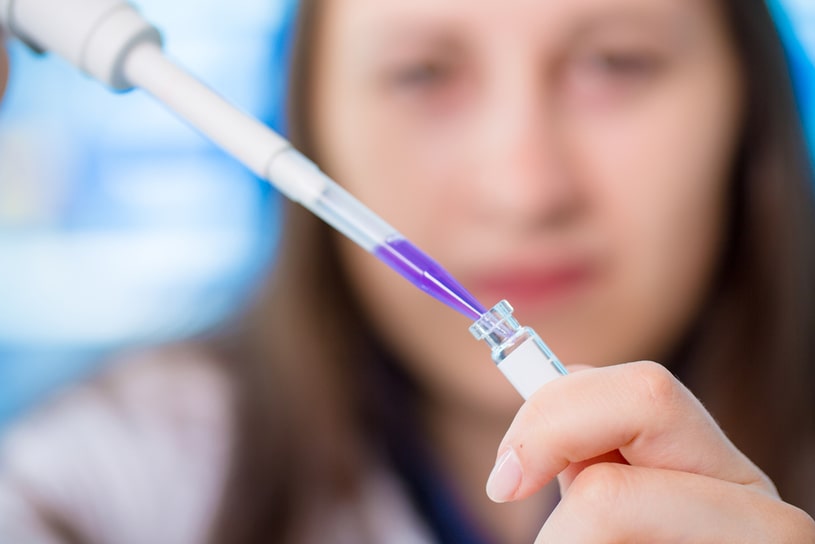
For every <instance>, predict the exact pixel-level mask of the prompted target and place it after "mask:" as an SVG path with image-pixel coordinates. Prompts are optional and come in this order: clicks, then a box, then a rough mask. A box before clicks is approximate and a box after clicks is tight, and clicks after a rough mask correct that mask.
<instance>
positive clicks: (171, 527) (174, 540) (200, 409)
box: [0, 349, 433, 544]
mask: <svg viewBox="0 0 815 544" xmlns="http://www.w3.org/2000/svg"><path fill="white" fill-rule="evenodd" d="M230 394H231V391H230V388H229V386H228V382H227V380H226V379H225V377H224V376H222V375H220V374H219V371H218V370H217V366H216V365H213V364H209V363H208V362H207V361H206V360H205V359H204V358H203V356H202V355H201V354H200V353H196V352H195V351H193V350H191V349H186V350H185V349H176V350H174V351H172V352H170V353H164V354H162V355H161V356H156V355H155V354H152V355H151V354H146V355H139V356H136V357H133V358H131V359H130V360H128V361H124V362H122V363H121V364H118V365H116V366H115V368H114V369H112V370H111V371H110V372H108V373H107V375H106V376H102V377H100V378H99V379H97V380H94V381H92V382H88V383H85V384H82V385H79V386H77V387H75V388H73V389H72V390H70V392H67V393H66V394H64V395H62V396H61V397H60V398H58V399H56V400H55V401H53V402H51V403H49V404H48V405H47V406H45V407H43V408H42V409H40V410H38V411H37V412H35V413H34V414H32V415H31V416H29V417H27V418H25V419H24V420H22V421H21V422H20V423H19V424H18V425H16V426H15V427H14V428H13V429H12V430H11V431H10V432H8V433H6V435H5V436H4V437H2V441H1V442H0V543H3V544H65V543H64V542H62V541H61V540H59V538H58V537H57V536H56V535H54V534H53V532H52V530H51V528H50V527H51V525H50V524H49V523H48V521H46V520H48V519H50V520H62V521H65V522H68V523H69V524H70V526H71V528H72V530H73V531H75V532H76V534H77V536H79V537H80V539H81V540H82V541H83V542H87V543H88V544H147V543H149V544H204V543H205V542H206V539H207V535H208V531H209V530H210V524H211V522H212V519H213V517H214V514H215V513H216V510H217V508H218V504H219V499H220V496H221V492H222V489H223V486H224V481H225V479H226V474H227V466H228V463H229V454H230V446H231V442H232V431H231V418H230V406H231V402H230ZM363 489H364V491H363V494H362V498H361V501H360V503H359V504H353V505H347V508H345V507H338V508H336V509H335V510H334V511H332V512H331V513H329V514H328V515H325V514H322V515H321V516H320V519H319V523H315V524H314V535H313V537H312V538H310V539H309V541H313V542H321V543H336V544H346V543H348V544H352V543H353V544H357V543H359V542H361V541H363V538H364V539H365V540H368V539H369V538H370V539H372V540H373V541H374V542H381V543H383V544H428V543H431V542H433V539H432V538H431V537H430V536H429V534H430V533H429V531H428V530H427V529H426V526H425V525H424V524H423V523H422V522H421V520H420V518H419V517H418V515H417V514H416V512H415V511H414V510H413V509H412V507H411V505H410V503H409V501H408V499H407V498H406V495H405V492H404V490H403V489H402V487H401V484H400V482H399V481H398V480H397V479H396V478H395V477H394V476H393V475H391V474H389V473H388V472H387V471H385V470H379V471H374V472H373V473H372V474H371V476H370V477H369V478H368V481H366V482H365V485H364V488H363ZM352 512H353V515H352ZM359 513H362V515H361V516H360V515H359ZM363 525H364V527H363ZM362 535H366V536H365V537H363V536H362Z"/></svg>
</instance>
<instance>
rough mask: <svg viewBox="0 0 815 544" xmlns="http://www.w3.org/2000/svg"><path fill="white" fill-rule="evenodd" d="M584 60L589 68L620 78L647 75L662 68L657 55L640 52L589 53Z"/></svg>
mask: <svg viewBox="0 0 815 544" xmlns="http://www.w3.org/2000/svg"><path fill="white" fill-rule="evenodd" d="M584 62H585V64H586V66H585V68H587V69H591V70H595V71H597V72H599V73H600V74H604V75H607V76H612V77H620V78H638V77H647V76H649V75H651V74H654V73H656V72H657V71H658V70H659V68H660V62H659V59H658V58H657V57H656V56H655V55H652V54H648V53H639V52H620V51H606V52H599V53H594V54H591V55H589V56H588V57H587V58H586V59H585V60H584Z"/></svg>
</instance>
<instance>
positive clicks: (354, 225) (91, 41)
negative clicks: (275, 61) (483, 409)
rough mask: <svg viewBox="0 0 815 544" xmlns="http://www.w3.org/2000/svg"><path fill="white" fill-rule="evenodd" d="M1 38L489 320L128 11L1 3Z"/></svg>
mask: <svg viewBox="0 0 815 544" xmlns="http://www.w3.org/2000/svg"><path fill="white" fill-rule="evenodd" d="M0 28H2V29H6V30H8V31H9V32H10V33H11V34H12V35H14V36H16V37H18V38H19V39H20V40H22V41H23V42H25V43H27V44H28V45H29V46H30V47H32V48H33V49H34V50H36V51H53V52H54V53H56V54H58V55H59V56H61V57H63V58H65V59H66V60H67V61H69V62H70V63H72V64H74V65H75V66H77V67H78V68H79V69H81V70H82V71H83V72H85V73H86V74H88V75H90V76H91V77H93V78H95V79H97V80H99V81H101V82H102V83H104V84H106V85H107V86H109V87H111V88H112V89H114V90H118V91H125V90H129V89H131V88H134V87H138V88H141V89H142V90H144V91H146V92H147V93H149V94H151V95H153V96H154V97H155V98H156V99H158V101H159V102H161V103H163V104H164V105H165V106H166V107H168V108H169V109H170V110H172V111H173V112H174V113H176V114H177V115H178V116H179V117H180V118H181V119H183V120H185V121H186V122H188V123H189V124H190V125H192V126H193V127H194V128H196V129H197V130H198V131H200V132H201V133H202V134H204V135H205V136H206V137H208V138H209V139H210V140H212V141H213V142H214V143H216V144H217V145H219V146H220V147H221V148H223V149H224V150H225V151H226V152H228V153H230V154H231V155H233V156H234V157H235V158H236V159H237V160H238V161H240V162H242V163H243V164H244V165H246V166H247V167H248V168H249V169H250V170H252V171H253V172H254V173H255V174H256V175H258V176H259V177H261V178H262V179H265V180H267V181H269V182H270V183H271V184H272V185H274V186H275V187H276V188H277V189H278V190H280V192H281V193H283V194H284V195H285V196H287V197H288V198H290V199H291V200H293V201H295V202H299V203H300V204H302V205H303V206H304V207H305V208H307V209H309V210H310V211H312V212H313V213H314V214H316V215H317V216H319V217H320V218H322V219H323V220H324V221H325V222H326V223H328V224H330V225H331V226H333V227H334V228H335V229H337V230H338V231H339V232H341V233H342V234H344V235H345V236H347V237H348V238H350V239H351V240H353V241H354V242H356V243H357V244H358V245H359V246H361V247H362V248H363V249H365V250H366V251H368V252H370V253H372V254H374V255H375V256H376V257H378V258H379V259H380V260H381V261H383V262H384V263H385V264H387V265H388V266H390V267H391V268H392V269H394V270H396V271H397V272H398V273H399V274H401V275H402V276H404V277H405V278H407V279H408V280H409V281H410V282H411V283H413V284H414V285H416V286H417V287H419V288H421V289H422V290H423V291H425V292H426V293H428V294H430V295H431V296H433V297H435V298H436V299H438V300H440V301H441V302H444V303H445V304H447V305H448V306H450V307H451V308H453V309H455V310H457V311H458V312H460V313H462V314H464V315H465V316H467V317H469V318H470V319H473V320H481V319H482V318H484V319H489V318H490V317H489V316H490V315H492V313H487V311H486V309H485V308H484V306H482V305H481V304H480V303H479V302H478V301H477V300H476V299H475V297H473V296H472V295H471V294H470V293H468V292H467V290H466V289H464V287H463V286H462V285H461V284H459V283H458V282H457V281H456V280H455V279H454V278H453V277H452V276H451V275H450V274H449V273H447V272H446V271H445V270H444V268H442V267H441V265H439V264H438V263H437V262H435V261H434V260H432V259H431V258H430V257H429V256H427V255H426V254H425V253H423V252H422V251H421V250H419V249H418V248H417V247H416V246H415V245H413V244H411V243H410V242H409V241H408V240H407V239H405V238H404V237H403V236H402V235H401V234H399V233H398V232H397V231H396V230H395V229H394V228H393V227H392V226H390V225H389V224H388V223H386V222H385V221H384V220H383V219H381V218H380V217H379V216H377V215H376V214H375V213H374V212H372V211H371V210H370V209H368V208H367V207H366V206H364V205H363V204H362V203H361V202H359V201H358V200H357V199H356V198H354V197H353V196H352V195H351V194H349V193H348V192H347V191H346V190H345V189H343V188H342V187H340V186H339V185H338V184H337V183H336V182H334V181H333V180H331V179H330V178H329V177H328V176H326V175H325V174H324V173H323V172H321V171H320V169H319V168H318V167H317V166H316V165H315V164H314V163H313V162H311V161H310V160H309V159H307V158H306V157H305V156H303V155H302V154H301V153H300V152H298V151H297V150H295V149H294V148H293V147H292V145H291V144H290V143H289V142H288V141H286V139H285V138H283V137H282V136H280V135H279V134H276V133H275V132H274V131H272V130H271V129H269V128H268V127H266V126H265V125H263V124H262V123H260V122H259V121H257V120H256V119H254V118H252V117H251V116H249V115H247V114H245V113H243V112H241V111H240V110H238V109H237V108H236V107H234V106H233V105H232V104H230V103H229V102H227V101H226V100H224V99H223V98H222V97H220V96H219V95H218V94H216V93H215V92H213V91H212V90H210V89H209V88H208V87H207V86H206V85H204V84H203V83H201V82H200V81H198V80H197V79H196V78H194V77H192V76H191V75H190V74H189V73H187V72H186V71H185V70H183V69H181V68H180V67H179V66H178V65H176V64H175V63H174V62H172V61H171V60H170V59H169V58H167V57H166V56H165V55H164V52H163V51H162V39H161V35H160V33H159V32H158V30H156V29H155V28H154V27H153V26H152V25H150V24H149V23H148V22H147V21H146V20H145V19H144V18H142V17H141V15H140V14H139V13H138V12H137V11H136V9H135V8H134V7H133V6H132V5H130V4H128V3H127V2H126V1H124V0H0ZM510 313H511V310H510ZM485 315H486V316H487V317H486V318H485V317H484V316H485ZM499 321H500V320H499ZM504 323H506V321H504ZM496 326H497V327H498V329H496V331H499V332H500V331H502V330H504V329H503V328H502V327H504V325H501V324H500V323H498V324H497V325H496ZM541 343H542V342H541ZM558 364H559V363H558ZM561 368H562V367H561ZM544 377H545V380H546V381H548V380H549V379H550V377H548V375H546V376H543V375H542V376H541V380H543V379H544Z"/></svg>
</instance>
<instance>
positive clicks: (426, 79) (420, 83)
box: [390, 61, 453, 89]
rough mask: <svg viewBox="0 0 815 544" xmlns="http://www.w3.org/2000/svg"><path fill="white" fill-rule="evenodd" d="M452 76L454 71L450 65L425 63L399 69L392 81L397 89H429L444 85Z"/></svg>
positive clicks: (395, 71) (393, 75) (435, 62)
mask: <svg viewBox="0 0 815 544" xmlns="http://www.w3.org/2000/svg"><path fill="white" fill-rule="evenodd" d="M452 75H453V69H452V67H451V66H450V65H449V64H448V63H442V62H437V61H423V62H417V63H414V64H408V65H405V66H403V67H400V68H397V69H396V70H394V71H393V73H392V74H391V77H390V80H391V83H392V84H393V85H394V86H395V87H397V88H402V89H414V88H428V87H434V86H439V85H441V84H443V83H444V82H445V81H448V80H449V79H451V78H452Z"/></svg>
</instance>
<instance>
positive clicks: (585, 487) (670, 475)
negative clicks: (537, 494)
mask: <svg viewBox="0 0 815 544" xmlns="http://www.w3.org/2000/svg"><path fill="white" fill-rule="evenodd" d="M813 537H815V528H813V522H812V519H811V518H809V516H807V515H806V514H805V513H804V512H803V511H801V510H799V509H797V508H795V507H793V506H790V505H788V504H785V503H783V502H781V501H780V500H777V499H774V498H772V497H770V496H769V495H768V494H766V493H763V492H761V491H760V490H758V489H756V488H753V487H746V486H742V485H739V484H735V483H732V482H726V481H723V480H717V479H714V478H709V477H707V476H700V475H697V474H689V473H683V472H675V471H670V470H664V469H650V468H641V467H632V466H627V465H620V464H614V463H600V464H597V465H593V466H591V467H589V468H587V469H586V470H584V471H583V472H581V473H580V474H579V475H578V477H577V478H576V479H575V480H574V482H573V484H572V486H571V487H570V488H569V490H568V492H567V493H566V494H565V495H564V496H563V499H562V500H561V502H560V504H559V505H558V506H557V508H556V509H555V510H554V512H553V513H552V515H551V516H550V517H549V519H548V520H547V521H546V523H545V524H544V526H543V528H542V529H541V531H540V533H539V535H538V538H537V540H536V542H540V543H543V542H557V543H567V544H583V543H586V544H588V543H591V544H603V543H620V542H654V543H659V542H694V543H699V544H704V543H711V544H713V543H716V544H726V543H731V542H732V543H736V542H738V543H740V544H750V543H755V544H759V543H761V544H764V543H766V542H809V541H811V540H807V539H812V538H813Z"/></svg>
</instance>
